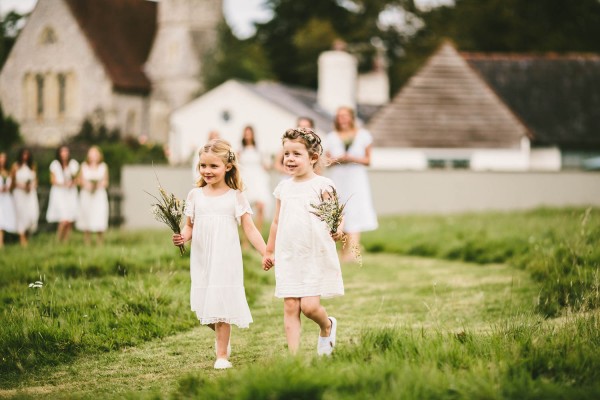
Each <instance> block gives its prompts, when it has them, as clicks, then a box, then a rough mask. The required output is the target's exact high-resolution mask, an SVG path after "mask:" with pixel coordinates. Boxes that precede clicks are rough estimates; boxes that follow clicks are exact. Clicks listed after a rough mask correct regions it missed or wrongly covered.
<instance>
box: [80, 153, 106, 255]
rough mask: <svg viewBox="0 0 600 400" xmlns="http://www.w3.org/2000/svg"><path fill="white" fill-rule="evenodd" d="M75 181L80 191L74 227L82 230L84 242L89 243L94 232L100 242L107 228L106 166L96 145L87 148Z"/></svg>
mask: <svg viewBox="0 0 600 400" xmlns="http://www.w3.org/2000/svg"><path fill="white" fill-rule="evenodd" d="M77 181H78V184H79V187H80V188H81V191H80V192H79V209H78V215H77V221H76V222H75V227H76V228H77V229H78V230H80V231H83V234H84V236H83V238H84V241H85V243H86V244H91V234H92V233H96V242H97V244H102V240H103V233H104V232H105V231H106V230H107V229H108V193H107V191H106V189H107V188H108V166H107V165H106V163H105V162H104V161H103V156H102V151H101V150H100V148H99V147H98V146H92V147H90V148H89V150H88V152H87V158H86V160H85V161H84V162H83V163H81V170H80V171H79V175H78V179H77Z"/></svg>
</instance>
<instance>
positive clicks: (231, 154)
mask: <svg viewBox="0 0 600 400" xmlns="http://www.w3.org/2000/svg"><path fill="white" fill-rule="evenodd" d="M228 151H229V155H228V156H227V162H233V160H234V159H235V154H234V153H233V151H231V150H228Z"/></svg>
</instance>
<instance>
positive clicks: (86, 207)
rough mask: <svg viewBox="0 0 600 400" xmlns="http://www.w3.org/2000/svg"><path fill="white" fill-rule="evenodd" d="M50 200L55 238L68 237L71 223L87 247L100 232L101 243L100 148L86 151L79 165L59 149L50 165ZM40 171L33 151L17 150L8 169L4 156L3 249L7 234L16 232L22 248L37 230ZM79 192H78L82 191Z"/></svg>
mask: <svg viewBox="0 0 600 400" xmlns="http://www.w3.org/2000/svg"><path fill="white" fill-rule="evenodd" d="M50 184H51V189H50V197H49V200H48V209H47V212H46V220H47V221H48V222H50V223H57V224H58V227H57V239H58V241H60V242H64V241H66V240H67V239H68V238H69V234H70V232H71V230H72V227H73V224H75V228H77V229H78V230H80V231H83V232H84V240H85V242H86V243H88V244H89V243H90V242H91V234H92V233H96V239H97V242H98V243H101V242H102V234H103V232H104V231H106V229H107V228H108V194H107V191H106V188H107V187H108V167H107V165H106V163H105V162H104V161H103V157H102V152H101V150H100V148H98V147H97V146H92V147H90V149H89V150H88V153H87V157H86V159H85V161H84V162H82V163H81V165H80V164H79V163H78V162H77V161H76V160H74V159H73V158H71V154H70V151H69V148H68V147H67V146H60V147H59V148H58V149H57V151H56V159H55V160H54V161H52V163H50ZM37 185H38V179H37V173H36V167H35V164H34V162H33V156H32V154H31V151H30V150H29V149H27V148H24V149H22V150H21V151H19V154H18V156H17V160H16V161H15V162H14V163H13V165H12V166H11V167H10V170H9V169H8V160H7V155H6V153H4V152H0V247H1V246H3V244H4V232H10V233H16V234H18V235H19V241H20V243H21V245H22V246H27V243H28V235H29V234H31V233H32V232H34V231H35V230H36V229H37V223H38V220H39V216H40V214H39V213H40V208H39V203H38V196H37ZM78 188H79V190H78Z"/></svg>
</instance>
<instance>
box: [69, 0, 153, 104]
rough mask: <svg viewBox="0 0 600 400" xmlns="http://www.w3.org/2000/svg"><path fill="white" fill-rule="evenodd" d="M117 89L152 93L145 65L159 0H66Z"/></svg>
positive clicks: (151, 40) (150, 45)
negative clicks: (154, 0) (153, 0)
mask: <svg viewBox="0 0 600 400" xmlns="http://www.w3.org/2000/svg"><path fill="white" fill-rule="evenodd" d="M65 1H66V3H67V4H68V6H69V8H70V10H71V12H72V13H73V15H74V17H75V19H76V20H77V22H78V23H79V26H80V28H81V30H82V31H83V32H84V34H85V35H86V37H87V39H88V41H89V43H90V45H91V46H92V48H93V49H94V52H95V54H96V56H97V57H98V58H99V59H100V61H101V62H102V63H103V65H104V67H105V68H106V70H107V72H108V75H109V76H110V79H111V80H112V82H113V85H114V88H115V89H116V90H119V91H124V92H135V93H149V92H150V89H151V83H150V79H149V78H148V76H146V74H145V73H144V70H143V66H144V63H145V62H146V59H147V58H148V55H149V53H150V49H151V47H152V42H153V40H154V34H155V32H156V19H157V3H156V2H152V1H147V0H94V1H89V0H65Z"/></svg>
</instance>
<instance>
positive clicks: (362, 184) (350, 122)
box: [324, 107, 378, 261]
mask: <svg viewBox="0 0 600 400" xmlns="http://www.w3.org/2000/svg"><path fill="white" fill-rule="evenodd" d="M334 127H335V129H334V130H333V131H332V132H330V133H329V134H328V135H327V137H326V138H325V142H324V147H325V154H326V156H327V157H328V158H329V162H328V165H329V177H330V178H331V179H332V180H333V182H334V183H335V184H336V187H337V190H338V194H339V198H340V202H341V203H346V208H345V209H344V232H345V233H346V234H347V235H348V239H349V242H350V243H348V245H347V246H344V248H343V250H342V260H343V261H351V260H353V259H354V258H353V256H352V254H350V253H351V251H350V250H351V249H352V247H353V245H354V244H356V245H359V244H360V233H361V232H366V231H372V230H375V229H377V225H378V224H377V216H376V214H375V209H374V208H373V202H372V199H371V188H370V185H369V176H368V175H367V167H368V166H369V165H370V164H371V144H372V143H373V137H372V136H371V133H369V131H367V130H366V129H363V128H357V127H356V121H355V116H354V111H353V110H352V109H351V108H349V107H340V108H338V110H337V112H336V115H335V121H334Z"/></svg>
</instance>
